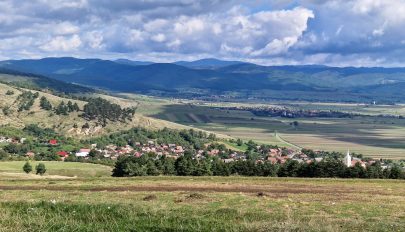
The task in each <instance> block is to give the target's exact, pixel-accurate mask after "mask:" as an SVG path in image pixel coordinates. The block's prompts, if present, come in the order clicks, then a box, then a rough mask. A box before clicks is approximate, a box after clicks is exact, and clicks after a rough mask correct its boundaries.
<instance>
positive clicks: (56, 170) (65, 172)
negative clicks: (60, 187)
mask: <svg viewBox="0 0 405 232" xmlns="http://www.w3.org/2000/svg"><path fill="white" fill-rule="evenodd" d="M30 163H31V165H32V167H33V169H34V172H35V166H36V165H37V164H38V163H44V164H45V166H46V169H47V171H46V173H45V176H44V177H46V176H48V175H51V176H68V177H75V176H76V177H101V176H110V175H111V170H112V168H111V167H108V166H104V165H99V164H90V163H71V162H61V161H30ZM24 164H25V161H8V162H0V177H2V176H3V177H15V176H18V177H20V178H30V177H32V176H34V177H35V175H34V174H30V175H28V174H25V173H24V172H23V170H22V167H23V165H24ZM21 174H23V175H21Z"/></svg>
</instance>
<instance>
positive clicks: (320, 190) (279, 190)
mask: <svg viewBox="0 0 405 232" xmlns="http://www.w3.org/2000/svg"><path fill="white" fill-rule="evenodd" d="M9 190H24V191H38V190H49V191H90V192H103V191H110V192H125V191H129V192H179V191H180V192H182V191H183V192H184V191H185V192H230V193H232V192H233V193H235V192H236V193H261V192H262V193H269V194H305V193H310V194H314V193H315V194H330V195H345V194H359V193H363V194H378V195H402V194H403V193H393V192H385V191H382V190H376V189H367V188H360V189H357V188H347V187H343V186H328V187H326V186H320V187H316V186H305V185H298V186H294V187H293V186H291V187H289V186H283V185H281V186H249V185H248V186H244V185H236V186H232V185H230V186H201V185H181V186H179V185H137V186H95V187H75V186H31V185H30V186H0V191H9Z"/></svg>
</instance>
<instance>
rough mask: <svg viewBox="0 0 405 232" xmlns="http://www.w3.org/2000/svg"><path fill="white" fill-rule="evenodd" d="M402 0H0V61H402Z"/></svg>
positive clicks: (404, 13) (404, 33) (404, 8)
mask: <svg viewBox="0 0 405 232" xmlns="http://www.w3.org/2000/svg"><path fill="white" fill-rule="evenodd" d="M404 27H405V3H404V1H403V0H390V1H385V0H347V1H344V0H332V1H318V0H300V1H291V0H277V1H271V2H270V1H266V0H258V1H242V0H204V1H203V0H201V1H196V0H144V1H131V0H116V1H107V0H33V1H23V0H10V1H1V0H0V58H1V59H7V58H29V57H45V56H66V55H72V56H73V55H75V56H81V57H101V58H111V59H114V58H118V57H125V58H132V59H142V60H156V61H173V60H176V59H188V60H190V59H198V58H204V57H217V58H226V59H236V60H246V61H250V62H257V63H261V64H280V63H286V64H302V63H317V64H330V65H346V64H347V63H350V62H352V63H353V64H354V65H367V66H368V65H402V64H404V63H405V57H403V55H402V54H403V52H405V51H404V46H403V45H404V39H403V38H405V31H404V30H403V29H402V28H404Z"/></svg>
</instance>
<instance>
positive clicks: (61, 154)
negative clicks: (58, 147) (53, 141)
mask: <svg viewBox="0 0 405 232" xmlns="http://www.w3.org/2000/svg"><path fill="white" fill-rule="evenodd" d="M56 154H57V155H58V156H60V157H68V156H69V154H68V153H67V152H66V151H58V152H56Z"/></svg>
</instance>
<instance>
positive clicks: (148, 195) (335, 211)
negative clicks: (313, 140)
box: [0, 177, 405, 231]
mask: <svg viewBox="0 0 405 232" xmlns="http://www.w3.org/2000/svg"><path fill="white" fill-rule="evenodd" d="M0 189H1V190H2V191H0V196H1V197H0V217H1V220H0V228H1V229H0V231H27V230H29V231H403V228H405V182H404V181H393V180H334V179H288V178H287V179H284V178H244V177H200V178H196V177H142V178H119V179H114V178H93V179H80V178H79V179H68V180H53V181H49V180H44V179H40V180H2V179H0ZM89 222H91V223H89Z"/></svg>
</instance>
